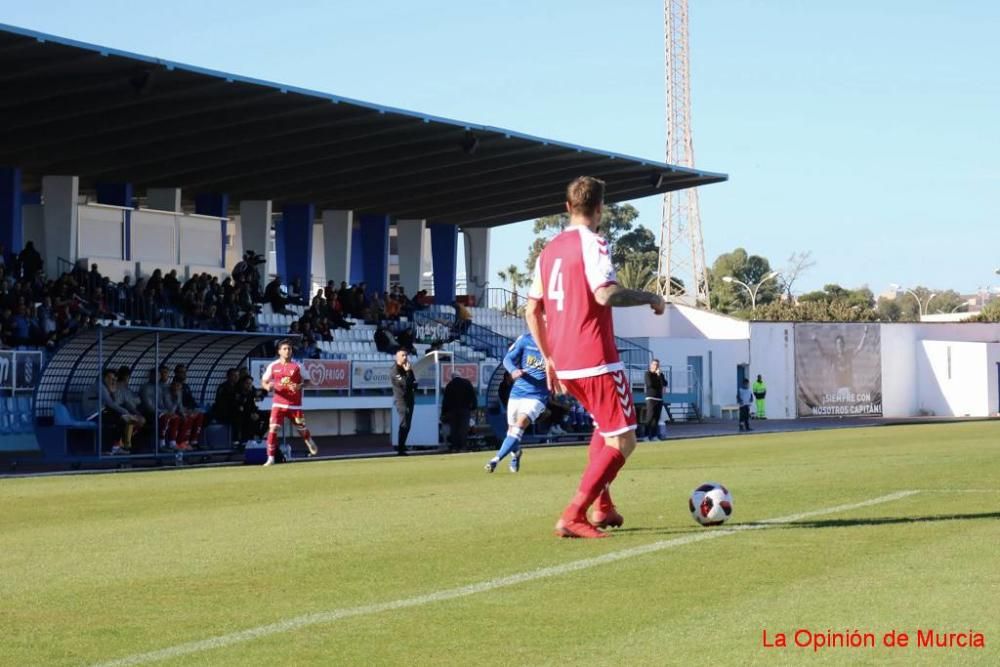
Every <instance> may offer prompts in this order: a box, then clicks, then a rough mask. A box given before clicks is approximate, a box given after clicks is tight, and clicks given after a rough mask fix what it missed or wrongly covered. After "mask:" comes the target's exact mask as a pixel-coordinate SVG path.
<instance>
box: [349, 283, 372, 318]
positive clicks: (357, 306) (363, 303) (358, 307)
mask: <svg viewBox="0 0 1000 667" xmlns="http://www.w3.org/2000/svg"><path fill="white" fill-rule="evenodd" d="M367 288H368V286H367V285H366V284H365V283H358V285H357V286H356V287H355V288H354V291H353V293H352V294H351V297H352V299H353V302H352V304H351V314H352V315H354V319H356V320H365V319H366V316H367V311H368V295H367V294H366V290H367Z"/></svg>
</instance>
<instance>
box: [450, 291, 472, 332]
mask: <svg viewBox="0 0 1000 667" xmlns="http://www.w3.org/2000/svg"><path fill="white" fill-rule="evenodd" d="M451 305H452V307H453V308H454V309H455V327H454V329H453V332H452V333H453V335H454V337H455V338H456V339H458V338H461V337H462V336H463V335H465V334H466V332H468V331H469V327H470V326H472V313H470V312H469V309H468V308H466V307H465V304H463V303H459V302H458V300H455V301H453V302H452V304H451Z"/></svg>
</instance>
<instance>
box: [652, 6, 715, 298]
mask: <svg viewBox="0 0 1000 667" xmlns="http://www.w3.org/2000/svg"><path fill="white" fill-rule="evenodd" d="M663 16H664V26H663V33H664V42H665V44H666V93H667V163H669V164H673V165H677V166H679V167H692V168H693V167H694V142H693V140H692V136H691V66H690V59H689V55H690V51H689V50H688V3H687V0H664V2H663ZM662 217H663V226H662V228H661V230H660V261H659V267H658V271H657V274H658V275H659V277H660V281H659V284H660V291H661V293H662V294H663V295H664V296H665V297H667V299H668V300H669V301H673V302H675V303H683V304H685V305H689V306H702V307H705V308H708V307H709V304H710V301H709V298H708V274H707V271H706V267H705V244H704V242H703V240H702V235H701V217H700V215H699V212H698V190H697V189H696V188H685V189H683V190H677V191H675V192H667V193H665V194H664V195H663V216H662ZM668 285H669V287H668Z"/></svg>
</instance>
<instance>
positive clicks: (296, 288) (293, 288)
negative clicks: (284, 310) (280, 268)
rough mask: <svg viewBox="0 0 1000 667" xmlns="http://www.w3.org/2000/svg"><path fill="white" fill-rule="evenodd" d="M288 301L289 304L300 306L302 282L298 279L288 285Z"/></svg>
mask: <svg viewBox="0 0 1000 667" xmlns="http://www.w3.org/2000/svg"><path fill="white" fill-rule="evenodd" d="M288 300H289V302H291V303H295V304H302V281H301V280H299V279H298V278H296V279H295V280H293V281H292V282H291V284H289V285H288Z"/></svg>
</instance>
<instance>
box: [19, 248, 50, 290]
mask: <svg viewBox="0 0 1000 667" xmlns="http://www.w3.org/2000/svg"><path fill="white" fill-rule="evenodd" d="M17 262H18V264H19V265H20V266H21V277H23V278H26V279H28V280H31V279H33V278H34V277H35V276H37V275H38V274H39V273H40V272H41V270H42V266H43V265H44V263H43V262H42V256H41V255H40V254H38V251H37V250H35V244H34V243H33V242H32V241H28V242H27V243H25V244H24V249H23V250H22V251H21V253H20V254H19V255H18V256H17Z"/></svg>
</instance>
